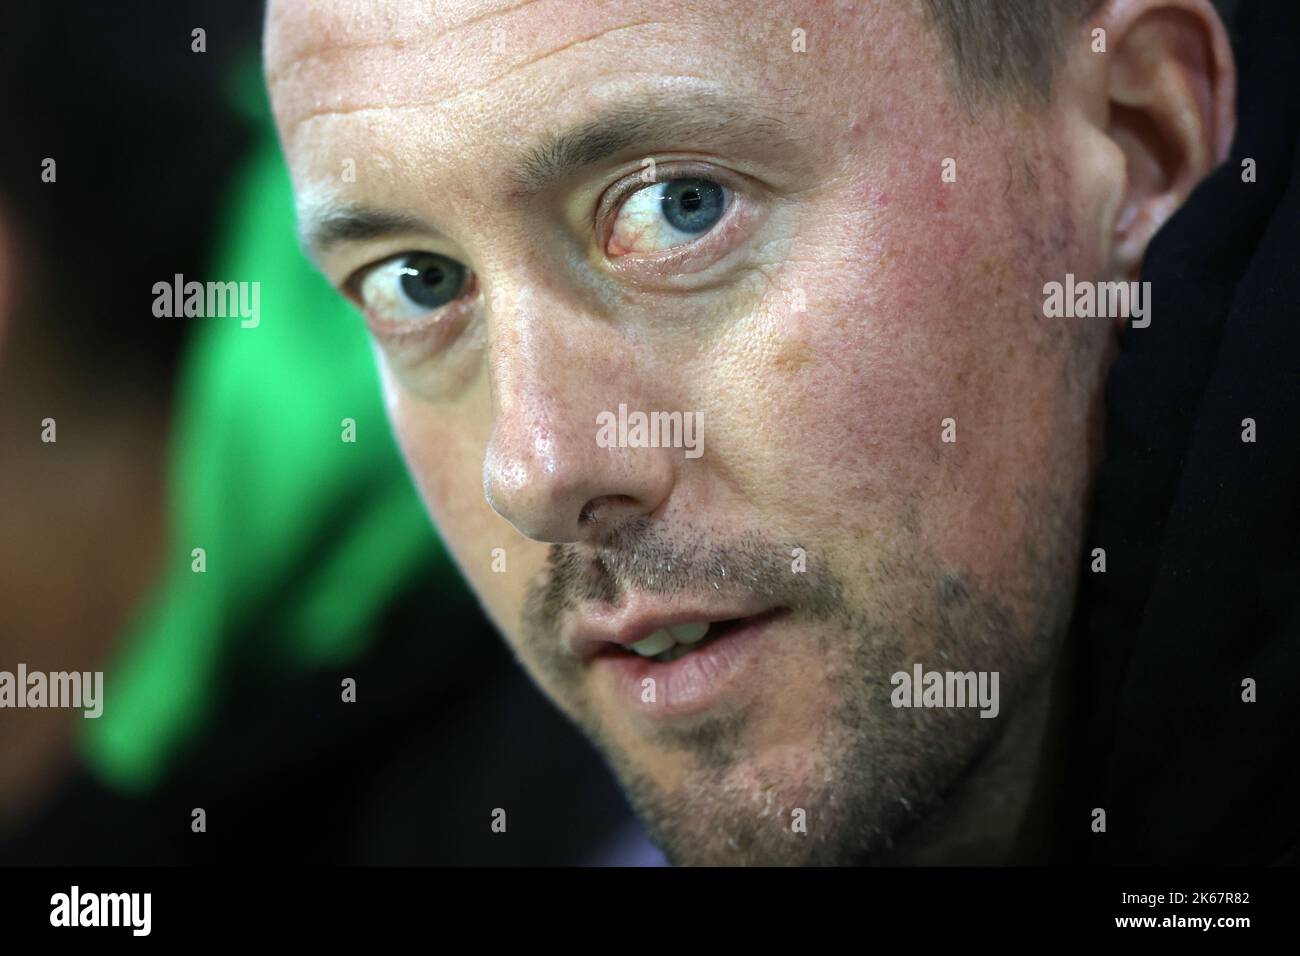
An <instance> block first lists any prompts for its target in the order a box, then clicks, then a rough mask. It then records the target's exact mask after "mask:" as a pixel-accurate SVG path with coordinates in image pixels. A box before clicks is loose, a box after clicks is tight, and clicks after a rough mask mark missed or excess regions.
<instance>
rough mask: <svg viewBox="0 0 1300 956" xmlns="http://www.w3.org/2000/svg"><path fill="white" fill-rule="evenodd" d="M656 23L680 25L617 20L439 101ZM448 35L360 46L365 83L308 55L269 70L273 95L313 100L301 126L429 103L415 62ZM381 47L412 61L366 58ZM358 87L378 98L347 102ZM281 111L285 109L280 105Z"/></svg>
mask: <svg viewBox="0 0 1300 956" xmlns="http://www.w3.org/2000/svg"><path fill="white" fill-rule="evenodd" d="M650 26H665V27H669V28H672V29H676V26H675V25H674V24H669V23H665V22H663V21H660V20H638V21H636V22H634V23H616V24H613V25H611V26H608V27H605V28H603V29H600V30H597V31H596V32H594V33H591V34H588V35H586V36H582V37H577V38H572V39H567V40H565V42H563V43H561V44H560V45H558V46H556V47H554V48H552V49H550V50H547V51H545V52H543V53H537V54H532V55H527V56H526V58H525V59H523V60H519V61H517V62H513V63H510V64H509V66H507V67H506V68H505V69H504V70H501V71H500V72H498V73H496V74H494V75H492V76H489V77H486V78H484V79H481V80H479V81H478V82H477V83H475V84H474V85H473V86H458V87H457V88H456V89H455V90H454V91H451V90H438V91H435V93H436V97H437V98H436V99H435V100H434V102H436V103H438V104H440V105H446V104H448V103H451V102H454V101H455V100H457V99H459V98H461V97H468V96H474V95H476V94H481V93H482V92H483V91H485V90H487V89H489V88H490V87H492V86H493V85H495V84H497V83H500V82H502V81H503V80H508V79H511V78H512V77H513V76H514V74H516V73H518V72H519V71H521V70H524V69H527V68H528V67H531V66H535V65H537V64H539V63H541V62H543V61H545V60H547V59H549V58H551V57H554V56H556V55H557V54H560V53H563V52H566V51H569V50H573V49H575V48H578V47H581V46H583V45H586V44H590V43H593V42H595V41H597V40H600V39H602V38H605V37H607V36H610V35H612V34H616V33H620V32H622V31H626V30H631V29H635V28H640V27H650ZM442 40H443V37H441V36H440V37H433V38H430V39H429V40H428V41H427V42H426V43H423V44H420V45H418V46H415V47H411V46H397V45H395V44H393V43H377V44H369V45H361V46H358V47H357V48H356V51H355V52H357V53H358V54H359V55H358V56H354V57H351V58H350V59H351V60H352V61H353V63H352V64H351V65H353V66H354V67H355V68H356V69H355V72H356V74H357V76H358V77H359V78H360V82H355V83H347V84H337V83H335V84H333V85H331V84H328V83H322V82H320V81H319V79H316V78H314V74H315V72H316V71H317V70H319V69H322V68H328V62H327V61H326V60H325V59H324V58H318V59H317V61H316V62H314V63H308V62H307V61H305V60H298V61H295V62H294V63H292V64H289V65H287V66H286V67H285V68H283V69H281V70H279V71H277V73H276V74H275V75H273V74H271V73H270V72H268V74H267V75H268V85H270V86H272V87H274V95H273V97H272V99H273V101H277V102H279V103H289V104H292V103H309V104H311V108H309V109H308V110H306V111H303V112H302V113H301V114H299V115H297V116H295V117H294V119H293V120H292V121H289V122H287V123H286V124H285V125H286V126H290V127H291V126H297V125H299V124H300V123H302V122H304V121H306V120H308V119H311V118H314V117H317V116H328V115H346V114H349V113H355V112H358V111H361V110H365V109H372V110H385V109H400V108H406V107H413V106H414V107H418V106H422V105H425V104H427V103H429V102H430V101H429V100H428V99H427V98H426V96H427V94H425V93H424V92H423V91H420V92H419V93H412V92H411V91H410V82H411V80H410V76H411V75H412V73H414V70H412V69H410V68H409V67H410V66H411V65H413V64H419V63H425V62H429V61H432V60H436V59H437V57H435V56H432V55H431V54H430V50H432V49H434V48H435V47H436V46H437V45H438V44H439V43H440V42H441V41H442ZM381 49H387V50H393V51H399V52H400V53H401V54H403V55H406V56H410V57H412V60H411V62H410V63H404V64H402V67H403V68H402V69H394V64H393V63H392V62H390V61H388V60H385V59H382V58H380V59H377V60H376V59H375V58H368V57H366V54H368V53H373V52H374V51H377V50H381ZM481 59H482V58H480V60H481ZM309 74H313V75H309ZM430 85H431V84H430ZM385 87H386V88H385ZM358 88H361V89H364V90H365V91H367V92H370V93H372V94H373V95H374V98H373V99H367V101H366V102H363V103H346V102H345V100H346V98H347V97H348V95H349V94H351V93H352V92H353V91H354V90H356V89H358ZM277 112H279V111H278V110H277ZM290 115H292V114H290Z"/></svg>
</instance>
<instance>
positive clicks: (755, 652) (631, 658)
mask: <svg viewBox="0 0 1300 956" xmlns="http://www.w3.org/2000/svg"><path fill="white" fill-rule="evenodd" d="M783 614H784V612H782V611H769V612H767V613H765V614H759V615H755V616H754V617H750V618H745V619H743V620H741V621H740V622H738V623H735V624H732V625H730V626H729V627H728V630H727V632H726V633H725V634H722V635H720V636H718V637H714V638H709V639H708V643H707V644H705V645H704V646H703V647H701V648H699V649H698V650H694V651H691V652H690V653H689V654H687V655H686V656H684V657H679V658H678V659H677V660H675V661H669V662H668V663H666V664H662V663H660V662H658V661H655V660H652V659H650V658H648V657H638V656H636V655H634V654H629V653H627V652H626V651H621V650H619V651H612V652H610V653H607V654H602V655H600V656H599V657H596V658H595V659H594V660H592V662H591V663H592V666H593V668H594V669H595V670H596V671H597V672H598V673H602V674H608V675H609V677H608V679H609V680H611V682H612V683H613V685H614V691H615V694H616V696H617V698H618V700H619V701H620V702H622V703H625V704H626V705H628V706H631V707H632V708H633V709H634V710H635V711H636V712H638V713H640V714H644V715H645V716H647V717H654V718H668V717H680V716H687V715H690V714H697V713H700V712H703V711H706V710H708V709H709V708H710V707H712V706H713V705H714V704H715V703H717V702H718V701H719V700H720V699H721V698H722V697H723V696H724V695H725V694H726V692H727V691H728V690H729V689H730V688H731V687H733V686H734V685H735V684H737V683H738V682H739V681H740V680H741V678H742V677H743V675H744V674H745V672H746V671H748V670H750V669H752V668H753V666H754V663H755V662H756V660H757V659H758V657H759V655H760V651H761V644H760V642H759V641H758V640H756V638H758V637H761V636H762V635H763V634H765V633H766V632H767V631H768V630H769V628H771V626H772V625H773V624H775V623H776V621H777V620H778V619H779V618H780V617H782V616H783ZM647 678H650V679H652V680H653V681H654V685H653V686H654V691H655V694H654V696H655V699H654V701H649V700H646V699H645V697H646V696H647V687H648V686H649V685H647V684H645V680H646V679H647Z"/></svg>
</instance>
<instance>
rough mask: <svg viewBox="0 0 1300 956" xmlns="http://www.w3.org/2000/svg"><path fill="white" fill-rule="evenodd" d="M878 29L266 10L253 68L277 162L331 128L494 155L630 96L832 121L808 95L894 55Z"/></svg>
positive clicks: (839, 8)
mask: <svg viewBox="0 0 1300 956" xmlns="http://www.w3.org/2000/svg"><path fill="white" fill-rule="evenodd" d="M885 6H888V5H885ZM905 6H906V5H905ZM792 7H793V9H792ZM879 19H881V16H880V11H879V9H878V7H877V5H875V4H870V3H862V2H858V3H816V4H813V3H809V4H803V5H799V4H796V5H790V4H788V3H774V2H769V0H707V2H700V0H656V2H655V3H646V2H644V0H601V2H599V3H595V2H593V3H586V2H575V0H531V2H520V0H454V2H445V0H443V2H438V3H419V2H412V0H401V2H396V0H312V2H306V0H273V2H272V4H271V6H270V11H269V13H268V18H267V31H266V46H265V55H266V68H267V79H268V83H269V85H270V88H271V93H272V100H273V103H274V107H275V113H276V118H277V122H278V124H279V126H280V129H281V133H282V135H283V136H284V139H285V145H286V147H287V149H288V151H289V152H290V155H291V156H292V155H293V153H294V152H295V147H296V146H298V145H300V142H301V141H302V140H307V141H310V142H312V143H313V145H318V144H319V142H320V140H321V139H322V138H328V136H325V135H324V134H323V133H322V131H323V130H324V129H325V128H328V127H330V126H331V124H334V130H335V131H337V129H338V127H337V123H336V122H335V121H338V120H349V121H350V122H351V124H352V126H353V128H354V129H357V130H364V131H366V132H367V133H368V134H372V135H376V136H379V137H381V138H382V136H383V135H384V130H382V129H380V127H381V126H382V125H384V124H387V123H389V122H391V121H393V120H394V119H399V120H400V121H404V122H407V123H410V124H418V125H419V126H420V128H422V129H425V130H429V131H430V132H429V136H430V139H437V140H441V141H444V142H455V143H456V144H457V146H458V147H461V148H464V147H467V146H471V145H481V144H477V143H476V141H478V140H483V139H490V140H491V141H492V145H493V146H494V147H497V148H500V147H504V146H507V145H510V141H511V140H512V139H514V138H516V137H519V138H524V137H527V138H529V139H531V138H532V136H531V134H532V133H533V132H535V131H536V129H537V128H538V127H539V126H547V125H551V124H554V123H558V122H563V121H564V120H565V119H567V118H571V117H575V116H576V117H580V116H581V114H582V112H583V110H584V109H589V108H590V106H591V104H592V102H593V101H597V100H601V99H610V98H615V97H618V96H623V95H626V94H628V93H631V92H635V91H638V90H646V91H650V92H659V93H660V94H665V95H671V93H672V91H674V90H681V89H705V90H717V89H725V90H727V91H729V92H732V93H735V92H742V93H744V94H746V95H749V96H752V97H754V98H765V99H768V100H772V101H776V102H777V103H778V105H779V106H780V107H781V108H787V109H789V110H791V111H798V110H806V109H807V108H808V104H809V103H810V102H811V103H817V104H820V106H821V107H823V108H827V109H829V108H833V107H834V106H835V104H834V103H833V102H828V101H827V100H826V99H825V97H824V95H823V94H824V92H825V90H828V89H829V90H831V91H834V90H835V89H836V88H837V87H838V88H840V89H842V88H843V87H844V84H843V82H839V83H833V82H831V81H830V80H829V77H832V76H834V75H836V73H837V72H838V67H837V65H836V62H835V60H836V57H837V56H838V57H841V58H842V57H844V56H846V55H847V56H849V57H850V59H851V61H852V64H853V68H854V72H855V73H856V74H857V75H859V76H863V77H866V76H870V75H872V74H873V73H879V72H880V71H881V68H882V67H885V66H887V65H888V64H887V60H888V57H886V56H883V55H880V54H879V53H878V52H877V48H878V46H883V48H885V49H889V48H890V47H889V46H888V45H889V44H896V43H897V41H898V37H897V36H896V35H895V36H889V35H888V34H889V33H891V32H893V33H896V32H897V31H896V30H893V29H892V28H890V27H889V24H880V23H877V22H876V21H877V20H879ZM886 19H887V18H886ZM796 31H799V32H802V33H803V34H804V35H805V37H806V39H804V40H803V41H802V42H803V45H804V47H805V48H806V49H807V52H802V51H798V50H796V48H795V47H796V39H795V38H796ZM846 38H852V39H847V40H846ZM872 40H879V41H882V43H881V44H879V45H878V44H877V43H874V42H871V41H872ZM896 49H897V47H896V46H895V47H894V50H895V55H896ZM868 85H869V84H868ZM329 135H338V133H337V132H331V133H330V134H329ZM376 145H378V144H376Z"/></svg>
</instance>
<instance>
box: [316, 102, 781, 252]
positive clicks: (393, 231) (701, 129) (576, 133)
mask: <svg viewBox="0 0 1300 956" xmlns="http://www.w3.org/2000/svg"><path fill="white" fill-rule="evenodd" d="M698 142H707V143H708V144H709V145H710V146H712V147H714V148H717V149H721V150H724V151H725V150H727V149H736V148H751V149H752V148H759V149H762V150H763V151H765V152H766V153H768V154H790V153H794V152H797V151H799V150H800V149H801V148H802V144H801V143H800V142H799V140H798V139H797V138H796V137H795V136H794V135H793V133H792V132H791V130H790V128H789V126H788V124H787V123H786V121H785V120H784V119H783V118H781V117H780V116H776V115H773V114H771V113H768V112H765V111H763V110H761V109H759V108H757V107H756V106H755V105H754V104H752V103H750V102H749V101H747V100H740V99H736V98H734V97H727V96H720V95H718V94H699V93H697V94H690V95H677V96H676V97H675V98H674V99H673V101H672V102H669V103H665V102H663V101H656V100H649V101H647V100H646V99H645V98H640V99H637V100H633V101H627V102H623V103H615V104H613V105H611V106H609V107H606V108H605V109H604V110H603V111H602V113H601V114H600V115H599V116H597V117H594V118H592V119H590V120H586V121H583V122H581V123H578V124H576V125H574V126H571V127H568V128H567V129H564V130H561V131H559V132H556V133H551V134H548V135H547V136H545V137H544V138H543V139H542V141H541V142H540V143H537V144H536V145H534V146H533V147H531V148H530V149H528V150H527V151H526V152H524V153H523V154H522V158H521V159H520V160H519V161H518V162H516V163H514V164H513V165H512V166H511V169H512V170H513V172H512V173H511V174H510V176H509V180H510V182H511V184H512V185H513V187H514V189H515V190H516V192H517V194H518V195H522V196H525V197H526V196H531V195H535V194H537V193H540V192H544V191H546V190H547V189H548V188H550V187H552V186H554V185H555V184H556V183H559V182H562V181H563V180H565V179H567V178H569V177H571V176H573V175H574V174H576V173H578V172H580V171H581V170H583V169H585V168H588V167H590V166H593V165H596V164H597V163H600V162H603V161H606V160H608V159H611V158H613V157H615V156H617V155H619V154H621V153H626V152H628V151H630V150H632V149H634V148H637V149H642V150H644V151H645V152H646V154H647V156H648V157H649V156H652V150H654V149H655V148H661V149H673V148H679V149H689V148H690V147H691V146H693V145H694V144H695V143H698ZM516 198H518V197H516ZM400 234H421V235H425V236H430V237H439V236H441V233H440V232H439V231H438V230H437V229H435V228H434V227H433V226H432V225H431V224H430V223H428V222H426V221H424V220H423V219H421V218H419V217H418V216H413V215H410V214H407V213H403V212H396V211H392V210H387V209H377V208H373V207H370V206H366V205H361V204H358V203H351V202H336V201H332V200H330V201H325V202H318V203H308V204H307V205H306V207H305V208H304V209H303V210H302V212H301V214H300V229H299V242H300V243H301V245H302V247H303V249H305V250H307V251H308V253H309V254H316V255H319V254H321V253H323V252H325V251H327V250H329V249H330V248H332V247H334V246H336V245H339V244H341V243H345V242H362V241H365V240H368V239H381V238H385V237H388V236H393V235H400Z"/></svg>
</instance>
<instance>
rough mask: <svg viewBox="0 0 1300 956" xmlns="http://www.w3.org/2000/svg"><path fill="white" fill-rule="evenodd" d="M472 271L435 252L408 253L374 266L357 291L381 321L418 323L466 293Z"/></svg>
mask: <svg viewBox="0 0 1300 956" xmlns="http://www.w3.org/2000/svg"><path fill="white" fill-rule="evenodd" d="M469 284H470V272H469V270H468V269H466V268H465V266H463V265H461V264H460V263H459V262H457V261H456V260H455V259H449V258H447V257H446V256H440V255H438V254H437V253H434V252H406V253H403V254H401V255H399V256H395V257H393V258H392V259H389V260H387V261H386V262H381V263H380V264H379V265H377V266H375V267H374V268H372V269H371V270H370V271H369V272H367V273H366V274H365V275H364V276H363V277H362V279H361V282H360V285H359V286H358V289H357V292H358V294H359V296H360V298H361V303H362V307H363V308H364V309H365V310H366V312H367V314H369V315H371V316H372V317H373V318H375V319H376V320H378V321H380V322H384V323H391V324H401V323H403V322H415V321H417V320H418V319H420V318H422V317H424V316H425V315H427V314H428V313H430V312H432V311H433V310H435V309H440V308H442V307H443V306H444V305H447V304H448V303H449V302H454V301H455V300H456V299H458V298H460V296H462V295H464V294H465V292H466V290H467V289H468V287H469Z"/></svg>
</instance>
